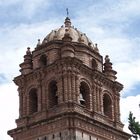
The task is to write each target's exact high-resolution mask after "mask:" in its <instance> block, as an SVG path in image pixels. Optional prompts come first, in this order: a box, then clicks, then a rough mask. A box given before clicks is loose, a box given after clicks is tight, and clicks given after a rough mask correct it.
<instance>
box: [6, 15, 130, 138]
mask: <svg viewBox="0 0 140 140" xmlns="http://www.w3.org/2000/svg"><path fill="white" fill-rule="evenodd" d="M20 67H21V69H20V72H21V75H19V76H17V77H15V79H14V82H15V84H16V85H17V86H18V92H19V118H18V119H17V120H16V124H17V128H15V129H12V130H10V131H8V134H9V135H10V136H11V137H13V140H128V139H129V137H130V136H129V135H128V134H127V133H125V132H123V130H122V129H123V124H122V123H121V121H120V107H119V102H120V91H121V90H122V88H123V85H122V84H120V83H119V82H117V81H116V78H117V77H116V73H117V72H116V71H114V70H113V68H112V63H111V62H110V59H109V56H108V55H107V56H106V57H105V59H104V60H103V57H102V56H101V55H100V53H99V50H98V48H97V44H94V43H92V42H91V41H90V40H89V38H88V37H87V36H86V35H85V34H83V33H81V32H80V31H79V30H77V29H76V28H74V27H73V26H71V21H70V19H69V18H68V17H67V18H66V19H65V22H64V26H61V27H60V28H59V29H56V30H53V31H52V32H51V33H50V34H48V35H47V36H46V37H45V38H44V40H43V41H42V42H40V40H38V44H37V46H36V48H35V49H34V50H33V51H30V48H27V52H26V54H25V56H24V62H23V63H21V64H20Z"/></svg>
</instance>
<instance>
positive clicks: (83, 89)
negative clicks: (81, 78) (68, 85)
mask: <svg viewBox="0 0 140 140" xmlns="http://www.w3.org/2000/svg"><path fill="white" fill-rule="evenodd" d="M89 94H90V90H89V86H88V85H87V83H85V82H81V83H80V95H79V102H80V104H81V105H83V106H85V107H87V108H88V109H89V108H90V96H89Z"/></svg>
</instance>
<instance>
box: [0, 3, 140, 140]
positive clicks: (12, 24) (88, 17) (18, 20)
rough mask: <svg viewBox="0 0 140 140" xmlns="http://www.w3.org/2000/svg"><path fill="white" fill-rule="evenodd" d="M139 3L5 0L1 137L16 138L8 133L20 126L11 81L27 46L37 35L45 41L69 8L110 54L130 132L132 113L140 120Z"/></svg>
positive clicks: (0, 35) (0, 6)
mask: <svg viewBox="0 0 140 140" xmlns="http://www.w3.org/2000/svg"><path fill="white" fill-rule="evenodd" d="M139 7H140V0H133V1H130V0H100V1H99V0H83V1H81V0H71V1H70V0H39V1H38V0H24V1H22V0H9V1H8V0H0V53H1V55H0V91H1V93H0V110H1V111H2V112H3V116H1V119H0V124H3V125H4V124H5V125H4V127H3V129H0V139H2V140H11V138H10V137H9V136H7V134H6V131H7V130H8V129H11V128H14V127H15V123H14V120H15V119H16V118H18V93H17V90H16V88H17V87H16V86H15V85H14V84H13V82H12V80H13V78H14V77H15V76H17V75H19V74H20V73H19V64H20V63H22V62H23V55H24V54H25V52H26V48H27V47H31V49H32V50H33V49H34V48H35V46H36V44H37V40H38V38H40V39H41V40H43V38H44V37H45V36H46V35H47V34H48V33H49V32H50V31H51V30H53V29H55V28H59V27H60V26H61V25H63V22H64V19H65V17H66V8H69V16H70V18H71V21H72V24H73V25H74V26H75V27H76V28H78V29H79V30H80V31H82V32H84V33H86V35H87V36H88V37H89V38H90V39H91V40H92V42H93V43H98V48H99V51H100V54H101V55H103V56H105V55H106V54H108V55H109V56H110V59H111V61H112V63H113V68H114V69H115V70H116V71H117V72H118V74H117V77H118V79H117V80H118V81H119V82H121V83H122V84H123V85H124V89H123V91H122V92H121V114H122V121H123V123H125V124H126V125H125V130H126V131H128V130H127V117H128V113H129V111H130V110H131V111H133V112H134V114H135V116H136V117H137V118H140V110H139V108H138V104H139V103H140V74H139V73H140V28H139V25H140V8H139ZM7 102H8V104H7ZM7 120H8V121H7ZM6 121H7V122H6ZM4 122H6V123H4ZM3 125H1V126H3Z"/></svg>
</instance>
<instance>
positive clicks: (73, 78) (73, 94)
mask: <svg viewBox="0 0 140 140" xmlns="http://www.w3.org/2000/svg"><path fill="white" fill-rule="evenodd" d="M71 83H72V87H71V88H72V100H73V101H74V102H75V101H76V88H75V86H76V85H75V84H76V81H75V74H73V73H72V75H71Z"/></svg>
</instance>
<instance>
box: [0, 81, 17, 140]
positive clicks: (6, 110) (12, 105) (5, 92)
mask: <svg viewBox="0 0 140 140" xmlns="http://www.w3.org/2000/svg"><path fill="white" fill-rule="evenodd" d="M0 111H1V119H0V124H1V129H0V139H2V140H12V139H11V138H10V137H9V136H8V135H7V131H8V130H10V129H13V128H15V127H16V125H15V119H16V118H18V93H17V88H16V86H15V85H14V84H13V83H10V84H5V85H1V86H0Z"/></svg>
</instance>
